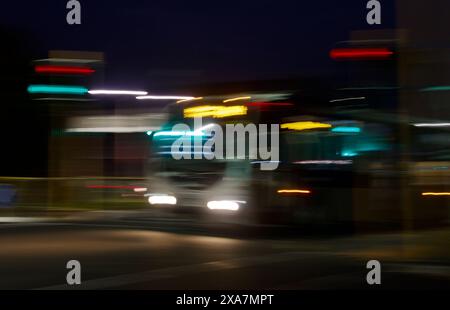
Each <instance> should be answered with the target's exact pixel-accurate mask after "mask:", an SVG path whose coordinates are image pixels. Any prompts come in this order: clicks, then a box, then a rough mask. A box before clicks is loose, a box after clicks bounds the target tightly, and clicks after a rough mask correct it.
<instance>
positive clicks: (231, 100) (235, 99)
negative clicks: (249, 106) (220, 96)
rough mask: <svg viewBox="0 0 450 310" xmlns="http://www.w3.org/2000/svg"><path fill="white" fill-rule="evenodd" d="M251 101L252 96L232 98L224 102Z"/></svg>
mask: <svg viewBox="0 0 450 310" xmlns="http://www.w3.org/2000/svg"><path fill="white" fill-rule="evenodd" d="M250 99H252V97H250V96H246V97H236V98H231V99H227V100H224V101H223V103H227V102H233V101H239V100H250Z"/></svg>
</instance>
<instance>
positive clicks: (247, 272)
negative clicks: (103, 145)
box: [0, 212, 450, 290]
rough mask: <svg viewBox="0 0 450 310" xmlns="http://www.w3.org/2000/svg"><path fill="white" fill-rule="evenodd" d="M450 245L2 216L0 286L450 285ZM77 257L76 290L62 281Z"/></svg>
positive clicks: (417, 237)
mask: <svg viewBox="0 0 450 310" xmlns="http://www.w3.org/2000/svg"><path fill="white" fill-rule="evenodd" d="M449 241H450V229H435V230H428V231H420V232H414V233H409V234H405V233H398V232H397V233H390V234H376V235H320V236H319V235H314V234H302V233H301V232H296V233H294V232H293V231H292V230H284V229H280V228H279V227H277V228H274V227H265V228H264V229H262V228H260V227H258V228H257V229H256V228H255V227H252V228H248V227H247V228H242V227H239V226H232V225H216V224H214V225H212V224H209V223H204V222H203V223H200V222H198V221H195V220H193V219H189V218H183V217H180V216H170V217H164V216H162V215H157V216H155V215H154V214H149V213H140V212H136V213H133V212H132V213H120V212H117V213H109V214H103V213H92V214H90V215H83V216H80V217H71V218H64V219H58V220H55V219H42V220H36V219H29V220H26V219H22V220H20V221H14V220H4V221H3V222H2V223H0V289H71V290H72V289H181V290H187V289H219V290H223V289H269V290H279V289H345V288H357V289H397V288H398V289H404V288H412V289H435V288H438V289H443V288H445V289H449V288H450V247H449V244H450V242H449ZM74 259H75V260H78V261H79V262H80V263H81V278H82V284H81V285H79V286H69V285H67V283H66V274H67V272H68V270H67V269H66V263H67V262H68V261H69V260H74ZM369 260H379V261H380V262H381V265H382V283H381V285H379V286H370V285H368V284H367V282H366V275H367V273H368V271H369V270H368V269H367V268H366V263H367V262H368V261H369Z"/></svg>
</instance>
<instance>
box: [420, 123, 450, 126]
mask: <svg viewBox="0 0 450 310" xmlns="http://www.w3.org/2000/svg"><path fill="white" fill-rule="evenodd" d="M414 126H415V127H450V123H419V124H414Z"/></svg>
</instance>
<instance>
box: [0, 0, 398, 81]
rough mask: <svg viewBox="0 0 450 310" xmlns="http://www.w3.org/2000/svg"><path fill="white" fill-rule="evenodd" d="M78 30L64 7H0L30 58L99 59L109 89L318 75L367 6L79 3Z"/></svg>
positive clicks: (362, 25)
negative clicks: (82, 53) (86, 55)
mask: <svg viewBox="0 0 450 310" xmlns="http://www.w3.org/2000/svg"><path fill="white" fill-rule="evenodd" d="M80 2H81V5H82V24H81V25H72V26H70V25H67V23H66V14H67V12H68V10H67V9H66V8H65V6H66V3H67V1H66V0H57V1H56V0H53V1H49V0H40V1H26V2H24V1H8V2H6V3H5V2H3V3H2V8H1V10H0V27H4V28H8V29H14V30H17V31H21V32H23V33H26V36H27V38H29V39H30V42H33V44H34V45H35V46H33V49H34V51H33V53H35V54H36V58H45V57H46V56H47V55H46V54H47V51H48V50H50V49H68V50H92V51H103V52H105V55H106V60H107V67H106V68H107V82H108V84H109V85H111V86H127V87H144V88H147V89H151V85H152V84H154V85H159V86H161V85H163V84H164V83H165V82H169V81H178V82H180V81H181V82H186V83H202V82H224V81H241V80H259V79H275V78H286V77H293V76H308V75H319V74H324V73H325V74H326V73H327V72H328V71H329V68H330V64H331V62H330V61H329V58H328V51H329V49H330V48H331V47H332V46H333V45H334V44H335V43H336V42H338V41H343V40H347V39H348V35H349V32H350V31H351V30H358V29H369V28H392V27H393V26H394V25H395V18H394V15H395V12H394V3H393V2H394V1H393V0H389V1H388V0H384V1H381V2H382V5H383V6H382V12H383V13H382V14H383V15H382V18H383V20H382V22H383V24H382V25H381V26H376V27H374V26H369V25H367V23H366V21H365V18H366V12H367V10H366V3H367V1H365V0H345V1H331V0H326V1H320V0H315V1H301V0H294V1H287V0H279V1H268V0H258V1H254V0H240V1H234V0H233V1H230V0H228V1H221V0H216V1H196V0H192V1H186V0H146V1H136V0H130V1H123V0H122V1H118V0H89V1H88V0H80Z"/></svg>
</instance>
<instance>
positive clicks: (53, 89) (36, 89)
mask: <svg viewBox="0 0 450 310" xmlns="http://www.w3.org/2000/svg"><path fill="white" fill-rule="evenodd" d="M28 92H29V93H30V94H68V95H83V94H86V93H87V92H88V90H87V88H85V87H82V86H60V85H30V86H28Z"/></svg>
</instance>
